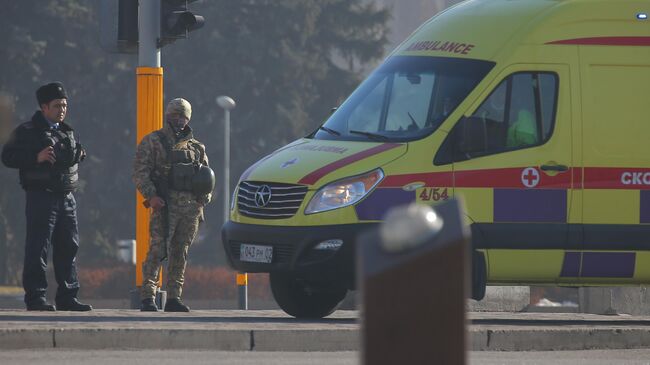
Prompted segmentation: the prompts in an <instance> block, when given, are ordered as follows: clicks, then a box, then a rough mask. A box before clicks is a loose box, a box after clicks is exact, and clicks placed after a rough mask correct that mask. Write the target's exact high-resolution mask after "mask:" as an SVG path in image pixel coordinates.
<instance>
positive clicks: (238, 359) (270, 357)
mask: <svg viewBox="0 0 650 365" xmlns="http://www.w3.org/2000/svg"><path fill="white" fill-rule="evenodd" d="M0 362H1V363H3V364H18V365H21V364H25V365H27V364H30V365H31V364H35V365H39V364H43V365H45V364H47V365H64V364H90V363H92V364H93V365H123V364H130V363H141V364H158V365H167V364H192V365H201V364H220V365H259V364H265V365H281V364H282V365H299V364H300V365H317V364H326V365H353V364H355V365H356V364H359V353H358V352H223V351H151V350H147V351H111V350H102V351H81V350H78V351H70V350H36V351H34V350H15V351H6V350H5V351H2V352H0ZM431 363H435V362H431ZM550 364H557V365H612V364H616V365H650V349H644V350H590V351H549V352H546V351H542V352H489V351H481V352H471V353H470V354H469V365H550Z"/></svg>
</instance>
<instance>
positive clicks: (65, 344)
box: [0, 310, 650, 352]
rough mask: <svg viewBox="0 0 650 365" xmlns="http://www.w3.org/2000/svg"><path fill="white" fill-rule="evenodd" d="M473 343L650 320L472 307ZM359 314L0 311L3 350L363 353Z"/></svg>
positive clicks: (574, 333)
mask: <svg viewBox="0 0 650 365" xmlns="http://www.w3.org/2000/svg"><path fill="white" fill-rule="evenodd" d="M469 318H470V320H471V321H472V324H471V325H470V326H469V327H468V336H467V337H468V349H470V350H473V351H549V350H586V349H633V348H650V318H649V317H634V316H598V315H589V314H570V313H470V314H469ZM360 344H361V338H360V331H359V323H358V312H355V311H347V312H346V311H341V312H340V313H336V314H334V315H333V316H332V317H330V318H327V319H323V320H312V321H306V320H297V319H294V318H290V317H288V316H287V315H286V314H283V313H282V312H280V311H195V312H192V313H190V314H187V315H170V314H167V313H156V314H149V315H143V314H141V313H140V312H139V311H129V310H97V311H93V312H92V313H85V314H84V313H82V314H77V313H65V312H54V313H44V312H41V313H33V312H25V311H0V350H3V349H12V350H15V349H44V348H64V349H82V350H99V349H192V350H220V351H288V352H292V351H294V352H299V351H324V352H327V351H358V350H359V349H360V348H361V346H360Z"/></svg>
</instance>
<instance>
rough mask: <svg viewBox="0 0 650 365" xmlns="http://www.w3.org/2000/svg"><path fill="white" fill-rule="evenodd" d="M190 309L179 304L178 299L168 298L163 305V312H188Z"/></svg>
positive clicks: (181, 303)
mask: <svg viewBox="0 0 650 365" xmlns="http://www.w3.org/2000/svg"><path fill="white" fill-rule="evenodd" d="M189 311H190V307H188V306H186V305H185V304H183V302H181V300H180V299H179V298H169V299H167V303H165V312H189Z"/></svg>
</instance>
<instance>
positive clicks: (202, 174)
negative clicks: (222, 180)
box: [192, 165, 215, 195]
mask: <svg viewBox="0 0 650 365" xmlns="http://www.w3.org/2000/svg"><path fill="white" fill-rule="evenodd" d="M214 185H215V177H214V171H212V169H211V168H210V167H209V166H206V165H200V166H199V169H198V171H197V172H196V173H195V174H194V176H192V192H193V193H194V194H196V195H205V194H210V193H211V192H212V190H214Z"/></svg>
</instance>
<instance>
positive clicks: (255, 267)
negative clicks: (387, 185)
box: [221, 221, 377, 289]
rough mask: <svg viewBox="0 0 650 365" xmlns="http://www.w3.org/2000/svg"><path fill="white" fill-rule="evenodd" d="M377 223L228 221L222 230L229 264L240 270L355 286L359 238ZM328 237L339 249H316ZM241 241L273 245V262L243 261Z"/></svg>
mask: <svg viewBox="0 0 650 365" xmlns="http://www.w3.org/2000/svg"><path fill="white" fill-rule="evenodd" d="M376 226H377V223H357V224H342V225H328V226H264V225H257V224H242V223H236V222H232V221H228V223H226V224H225V225H224V227H223V229H222V231H221V236H222V242H223V246H224V249H225V251H226V256H227V257H228V262H229V263H230V265H231V266H232V267H233V268H234V269H236V270H239V271H241V272H273V271H290V272H293V273H294V274H296V275H298V276H300V277H302V278H304V279H308V280H316V281H327V282H332V281H335V282H337V283H339V282H340V283H342V284H344V285H345V286H346V287H347V288H349V289H353V288H354V286H355V282H354V280H355V279H354V270H355V269H354V263H355V251H356V240H357V237H358V235H359V234H360V233H361V232H364V231H366V230H368V229H370V228H372V227H376ZM329 239H339V240H342V241H343V245H342V246H341V247H340V248H339V249H338V250H337V251H323V250H315V249H314V247H315V246H316V245H317V244H319V243H320V242H323V241H325V240H329ZM241 244H254V245H264V246H273V258H272V262H271V263H268V264H267V263H257V262H244V261H241V260H240V259H239V252H240V251H239V249H240V245H241Z"/></svg>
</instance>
